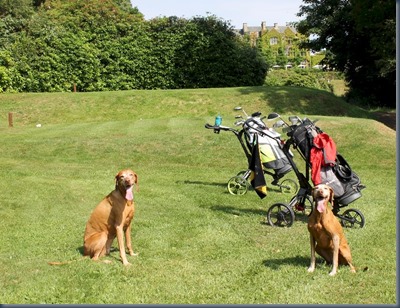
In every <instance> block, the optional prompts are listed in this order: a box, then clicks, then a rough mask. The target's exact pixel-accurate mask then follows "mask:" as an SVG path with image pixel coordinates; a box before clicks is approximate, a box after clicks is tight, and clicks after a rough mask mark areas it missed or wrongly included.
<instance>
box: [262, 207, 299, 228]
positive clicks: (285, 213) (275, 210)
mask: <svg viewBox="0 0 400 308" xmlns="http://www.w3.org/2000/svg"><path fill="white" fill-rule="evenodd" d="M293 221H294V213H293V210H292V209H291V208H290V206H288V205H287V204H285V203H275V204H273V205H272V206H271V207H270V208H269V209H268V212H267V223H268V224H269V225H270V226H273V227H290V226H292V224H293Z"/></svg>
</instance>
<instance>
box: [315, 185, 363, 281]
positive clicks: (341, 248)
mask: <svg viewBox="0 0 400 308" xmlns="http://www.w3.org/2000/svg"><path fill="white" fill-rule="evenodd" d="M312 196H313V198H314V209H313V211H312V213H311V215H310V217H309V218H308V226H307V227H308V231H309V232H310V244H311V264H310V267H309V268H308V271H309V272H313V271H314V269H315V252H317V253H318V254H319V255H320V256H321V257H323V258H324V259H325V261H326V262H327V263H328V264H332V270H331V272H330V273H329V275H331V276H333V275H335V274H336V272H337V269H338V265H339V264H344V265H349V266H350V270H351V272H353V273H354V272H355V271H356V270H355V268H354V266H353V264H352V258H351V253H350V247H349V245H348V244H347V240H346V237H345V236H344V233H343V228H342V226H341V225H340V223H339V221H338V219H337V218H336V217H335V216H334V214H333V212H332V210H331V209H330V207H329V204H328V203H331V204H333V189H332V188H331V187H329V186H328V185H325V184H319V185H317V186H315V187H314V188H313V190H312Z"/></svg>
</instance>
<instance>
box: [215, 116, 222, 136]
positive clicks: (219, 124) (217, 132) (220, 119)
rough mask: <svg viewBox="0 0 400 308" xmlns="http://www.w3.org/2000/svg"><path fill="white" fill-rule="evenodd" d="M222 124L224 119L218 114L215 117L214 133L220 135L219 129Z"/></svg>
mask: <svg viewBox="0 0 400 308" xmlns="http://www.w3.org/2000/svg"><path fill="white" fill-rule="evenodd" d="M221 124H222V117H221V116H220V115H219V114H218V115H217V116H216V117H215V123H214V133H216V134H219V127H220V126H221Z"/></svg>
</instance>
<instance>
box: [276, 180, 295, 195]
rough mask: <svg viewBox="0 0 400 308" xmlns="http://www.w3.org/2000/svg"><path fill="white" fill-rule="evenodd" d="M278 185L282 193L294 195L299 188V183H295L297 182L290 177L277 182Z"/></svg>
mask: <svg viewBox="0 0 400 308" xmlns="http://www.w3.org/2000/svg"><path fill="white" fill-rule="evenodd" d="M279 186H280V188H281V193H284V194H291V195H294V194H296V193H297V191H298V189H299V185H297V183H296V182H295V181H293V180H292V179H286V180H283V181H282V182H281V183H280V184H279Z"/></svg>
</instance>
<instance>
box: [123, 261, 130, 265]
mask: <svg viewBox="0 0 400 308" xmlns="http://www.w3.org/2000/svg"><path fill="white" fill-rule="evenodd" d="M122 263H123V264H124V265H125V266H130V265H132V264H130V263H129V262H128V261H124V262H122Z"/></svg>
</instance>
